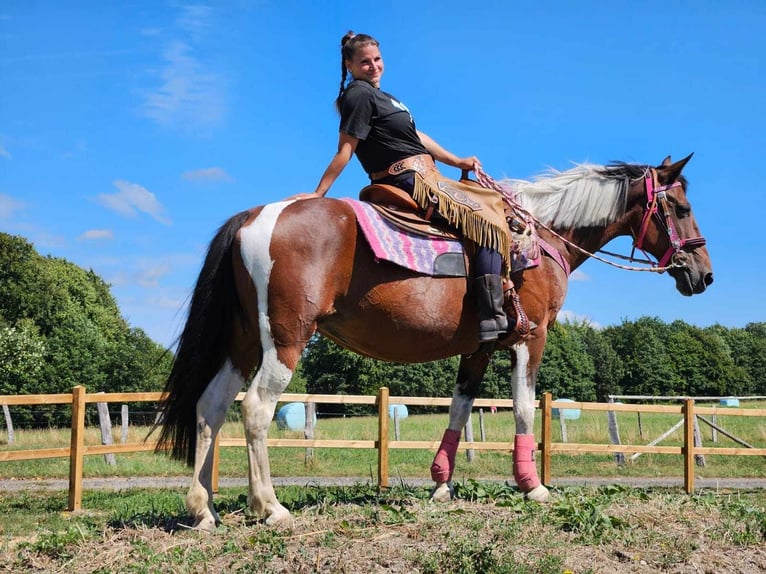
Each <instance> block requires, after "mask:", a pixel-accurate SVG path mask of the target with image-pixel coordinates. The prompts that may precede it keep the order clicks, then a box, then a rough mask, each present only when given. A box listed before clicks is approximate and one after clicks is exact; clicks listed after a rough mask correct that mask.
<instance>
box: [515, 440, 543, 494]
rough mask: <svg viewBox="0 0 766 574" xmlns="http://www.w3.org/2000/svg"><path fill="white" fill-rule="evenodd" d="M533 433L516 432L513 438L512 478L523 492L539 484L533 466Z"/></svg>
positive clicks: (535, 468) (535, 469) (534, 445)
mask: <svg viewBox="0 0 766 574" xmlns="http://www.w3.org/2000/svg"><path fill="white" fill-rule="evenodd" d="M536 446H537V445H536V444H535V435H533V434H517V435H516V437H515V438H514V439H513V478H514V479H515V480H516V484H518V485H519V488H520V489H521V490H522V491H523V492H529V491H531V490H534V489H535V488H537V487H538V486H540V478H539V477H538V476H537V467H536V466H535V447H536Z"/></svg>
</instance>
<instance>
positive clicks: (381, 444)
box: [378, 387, 388, 488]
mask: <svg viewBox="0 0 766 574" xmlns="http://www.w3.org/2000/svg"><path fill="white" fill-rule="evenodd" d="M378 487H379V488H388V387H380V390H379V391H378Z"/></svg>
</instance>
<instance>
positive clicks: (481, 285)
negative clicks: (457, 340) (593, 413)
mask: <svg viewBox="0 0 766 574" xmlns="http://www.w3.org/2000/svg"><path fill="white" fill-rule="evenodd" d="M348 74H351V77H352V78H353V80H352V81H351V82H350V83H349V84H348V85H346V78H347V75H348ZM382 76H383V58H382V57H381V55H380V48H379V44H378V41H377V40H375V38H373V37H372V36H368V35H367V34H354V33H353V32H349V33H347V34H346V35H345V36H344V37H343V39H342V40H341V80H340V92H339V93H338V97H337V99H336V101H335V105H336V108H337V110H338V113H339V114H340V130H339V131H340V133H339V139H338V151H337V153H336V154H335V156H334V157H333V158H332V160H331V161H330V165H328V166H327V169H326V170H325V172H324V174H323V175H322V178H321V179H320V181H319V184H318V185H317V187H316V189H315V190H314V193H313V194H308V195H306V196H303V197H302V198H309V197H323V196H324V195H325V194H326V193H327V191H328V190H329V189H330V187H331V186H332V184H333V183H334V182H335V180H336V179H337V178H338V176H339V175H340V174H341V172H342V171H343V169H344V168H345V167H346V165H348V162H349V161H350V160H351V156H352V155H354V154H356V156H357V157H358V158H359V161H360V163H361V164H362V167H363V168H364V170H365V171H366V172H367V173H368V174H369V176H370V180H371V181H372V182H373V183H386V184H389V185H394V186H396V187H399V188H401V189H403V190H404V191H406V192H407V193H409V194H410V195H411V196H413V198H414V199H415V200H416V201H417V202H418V203H419V204H420V205H421V206H423V207H425V204H427V202H428V201H429V200H430V196H433V195H437V196H439V200H440V201H439V204H438V207H437V210H438V211H439V212H440V213H441V215H443V216H444V217H446V218H447V220H448V221H450V222H451V223H454V224H455V225H456V226H457V227H459V228H460V229H461V231H463V233H464V234H466V235H467V236H469V237H470V235H469V233H467V230H466V228H467V227H470V228H471V229H480V231H477V232H476V233H475V235H477V236H476V237H470V238H471V239H473V240H474V241H476V242H477V255H476V260H475V262H474V273H473V275H474V279H473V290H474V293H475V295H476V297H477V302H478V309H479V320H480V321H479V341H480V342H482V343H485V342H491V341H495V340H497V338H498V336H499V335H501V334H503V333H505V332H507V331H508V318H507V317H506V315H505V312H504V311H503V281H502V277H501V276H500V273H501V270H502V268H503V258H502V257H501V256H500V253H499V252H498V250H496V249H494V248H493V247H500V246H506V247H507V241H504V232H503V230H502V229H501V230H498V229H497V227H504V228H505V234H507V226H506V225H505V223H504V219H503V220H502V223H501V224H499V225H496V226H495V227H492V226H489V225H487V223H486V221H484V220H479V219H475V218H476V215H474V214H473V213H470V212H469V210H465V208H463V207H461V206H460V205H459V204H457V203H455V202H454V201H453V199H452V198H450V197H448V196H442V195H441V191H440V188H443V187H444V186H437V185H436V181H437V179H436V178H440V177H441V176H440V175H439V173H438V171H437V170H436V166H435V165H434V162H433V160H434V159H436V160H438V161H440V162H442V163H445V164H447V165H450V166H453V167H457V168H460V169H463V170H473V169H474V167H475V166H478V165H480V163H479V160H478V159H477V158H476V157H474V156H470V157H463V158H460V157H457V156H456V155H455V154H453V153H451V152H449V151H447V150H445V149H444V148H443V147H441V146H440V145H439V144H438V143H436V142H435V141H434V140H433V139H431V138H430V137H429V136H427V135H426V134H424V133H423V132H420V131H418V130H417V129H416V128H415V122H414V120H413V118H412V115H411V114H410V112H409V110H408V109H407V107H406V106H405V105H404V104H402V103H401V102H400V101H399V100H397V99H396V98H394V97H393V96H392V95H390V94H388V93H386V92H384V91H382V90H381V89H380V79H381V77H382ZM458 185H459V184H458ZM446 187H447V188H449V187H450V186H449V185H448V186H446ZM473 211H474V212H475V211H476V210H475V209H474V210H473ZM501 213H502V211H501ZM470 217H473V218H474V219H475V221H474V220H472V221H471V225H467V224H466V221H467V219H466V218H470ZM477 221H478V222H479V223H478V224H477V223H476V222H477ZM498 237H499V238H500V239H498ZM506 252H508V250H507V249H506Z"/></svg>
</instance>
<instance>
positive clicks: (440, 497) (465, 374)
mask: <svg viewBox="0 0 766 574" xmlns="http://www.w3.org/2000/svg"><path fill="white" fill-rule="evenodd" d="M489 357H490V355H489V354H488V353H476V354H475V355H464V356H463V357H461V359H460V367H459V369H458V376H457V384H456V385H455V391H454V393H453V394H452V403H450V407H449V425H448V426H447V430H445V431H444V435H443V436H442V441H441V444H440V445H439V450H438V451H437V452H436V456H435V457H434V461H433V464H431V478H432V479H433V481H434V489H433V491H431V500H433V501H435V502H446V501H448V500H450V499H451V498H452V496H453V495H454V490H453V488H452V473H453V472H454V470H455V455H456V454H457V448H458V445H459V444H460V433H461V432H462V431H463V428H465V425H466V423H468V417H470V416H471V409H472V408H473V401H474V399H475V398H476V395H477V394H478V392H479V387H480V385H481V381H482V379H483V378H484V373H485V372H486V371H487V365H489Z"/></svg>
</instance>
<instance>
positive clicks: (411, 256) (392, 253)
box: [343, 198, 463, 275]
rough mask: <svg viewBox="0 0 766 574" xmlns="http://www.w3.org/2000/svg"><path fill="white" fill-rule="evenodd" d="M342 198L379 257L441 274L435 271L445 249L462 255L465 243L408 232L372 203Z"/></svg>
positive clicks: (423, 271) (427, 273)
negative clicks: (386, 218)
mask: <svg viewBox="0 0 766 574" xmlns="http://www.w3.org/2000/svg"><path fill="white" fill-rule="evenodd" d="M343 201H345V202H346V203H348V204H349V205H350V206H351V207H352V208H353V210H354V214H355V215H356V220H357V222H358V223H359V228H360V229H361V230H362V233H363V234H364V236H365V238H366V239H367V243H369V244H370V247H371V248H372V253H373V254H374V255H375V259H377V260H383V261H389V262H391V263H395V264H396V265H399V266H401V267H405V268H407V269H412V270H413V271H417V272H418V273H423V274H425V275H437V274H439V275H440V273H437V272H435V271H434V262H435V261H436V258H437V257H439V256H440V255H443V254H445V253H454V254H458V255H460V256H461V257H462V253H463V245H462V244H461V243H460V242H459V241H457V240H449V239H443V238H440V237H439V238H430V237H424V236H422V235H415V234H412V233H407V232H405V231H402V230H400V229H398V228H397V227H395V226H394V225H392V224H391V223H389V222H388V221H386V220H385V219H383V217H381V216H380V214H379V213H378V212H377V211H375V209H374V208H373V207H372V206H370V205H369V204H367V203H364V202H361V201H357V200H355V199H350V198H344V199H343Z"/></svg>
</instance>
